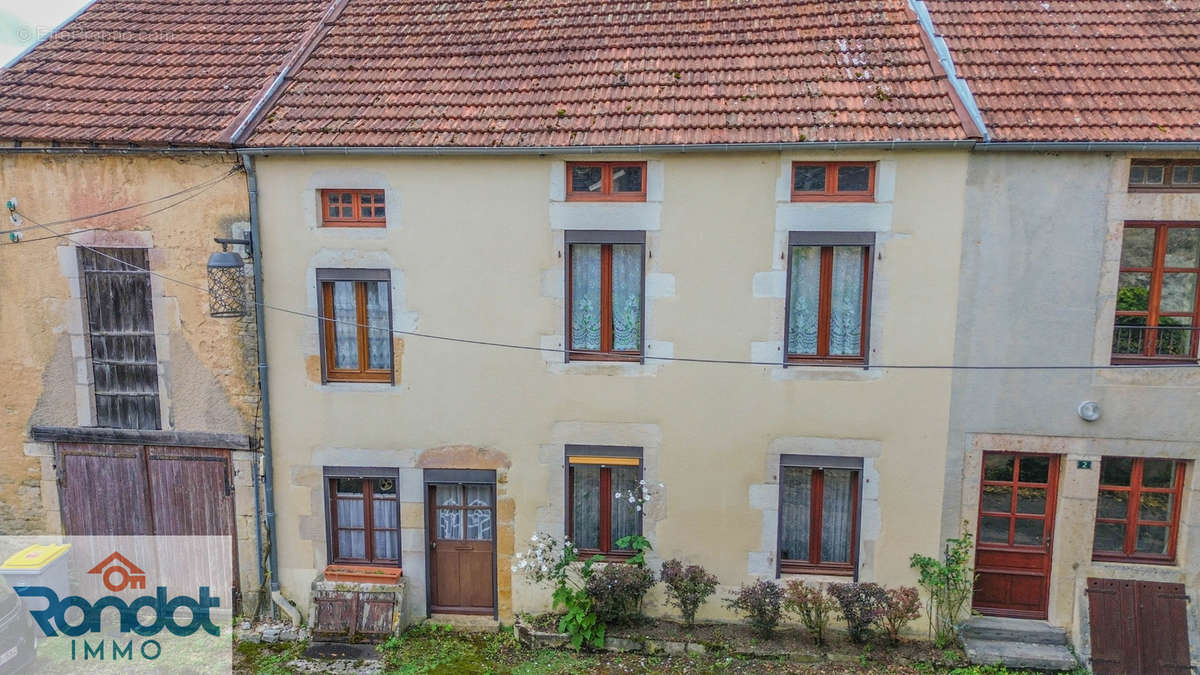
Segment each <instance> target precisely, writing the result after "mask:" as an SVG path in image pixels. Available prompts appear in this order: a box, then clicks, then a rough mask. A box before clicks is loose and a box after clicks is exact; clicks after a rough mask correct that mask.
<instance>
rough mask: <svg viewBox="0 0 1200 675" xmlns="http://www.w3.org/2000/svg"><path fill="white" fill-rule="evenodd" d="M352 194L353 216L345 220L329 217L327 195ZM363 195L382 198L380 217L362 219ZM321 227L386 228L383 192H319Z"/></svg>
mask: <svg viewBox="0 0 1200 675" xmlns="http://www.w3.org/2000/svg"><path fill="white" fill-rule="evenodd" d="M347 193H349V194H352V195H354V196H353V202H352V203H353V206H352V208H353V209H354V216H353V217H350V218H345V217H342V216H331V215H329V195H331V194H347ZM364 194H370V195H372V198H374V197H376V196H378V197H383V198H384V203H383V209H384V215H382V216H369V217H366V218H364V217H363V215H362V196H363V195H364ZM321 227H387V197H386V195H385V192H384V191H383V190H364V189H350V188H344V189H335V188H327V189H324V190H321Z"/></svg>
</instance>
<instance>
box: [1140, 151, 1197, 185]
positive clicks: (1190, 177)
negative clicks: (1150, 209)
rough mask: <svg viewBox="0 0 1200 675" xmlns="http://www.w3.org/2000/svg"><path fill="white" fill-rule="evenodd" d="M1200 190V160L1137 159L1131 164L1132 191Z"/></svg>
mask: <svg viewBox="0 0 1200 675" xmlns="http://www.w3.org/2000/svg"><path fill="white" fill-rule="evenodd" d="M1193 190H1200V161H1198V160H1171V159H1135V160H1133V161H1132V162H1131V163H1130V165H1129V191H1130V192H1185V191H1186V192H1190V191H1193Z"/></svg>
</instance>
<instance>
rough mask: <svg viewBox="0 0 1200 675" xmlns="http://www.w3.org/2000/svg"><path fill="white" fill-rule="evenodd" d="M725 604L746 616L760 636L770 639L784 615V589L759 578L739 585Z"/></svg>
mask: <svg viewBox="0 0 1200 675" xmlns="http://www.w3.org/2000/svg"><path fill="white" fill-rule="evenodd" d="M725 606H726V607H728V608H730V609H732V610H733V611H735V612H737V613H738V614H741V615H743V616H745V617H746V620H747V621H749V622H750V626H751V628H753V629H754V632H755V633H758V635H759V637H762V638H765V639H770V638H771V636H772V635H773V634H774V632H775V626H777V625H778V624H779V619H780V617H781V616H782V615H783V589H782V588H780V587H779V585H778V584H776V583H774V582H771V581H766V580H765V579H759V580H758V581H755V582H754V583H750V584H742V585H741V586H739V587H738V589H737V591H735V592H734V594H733V597H732V598H729V599H727V600H726V601H725Z"/></svg>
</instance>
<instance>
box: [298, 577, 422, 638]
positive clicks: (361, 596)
mask: <svg viewBox="0 0 1200 675" xmlns="http://www.w3.org/2000/svg"><path fill="white" fill-rule="evenodd" d="M374 579H375V580H378V579H380V575H374ZM407 588H408V580H407V579H404V578H403V577H400V578H396V579H395V581H394V582H393V583H378V581H373V582H367V583H364V582H358V581H333V580H330V579H326V578H325V577H324V575H322V576H319V577H317V579H316V580H315V581H313V583H312V616H311V617H310V618H309V623H310V624H311V626H312V633H313V637H314V638H317V639H320V640H332V641H338V642H356V641H365V642H371V641H382V640H386V639H387V638H388V637H390V636H392V635H400V633H402V632H404V629H405V628H407V627H408V623H409V617H408V615H407V614H405V607H404V598H405V594H406V591H407Z"/></svg>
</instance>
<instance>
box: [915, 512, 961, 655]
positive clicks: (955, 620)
mask: <svg viewBox="0 0 1200 675" xmlns="http://www.w3.org/2000/svg"><path fill="white" fill-rule="evenodd" d="M973 539H974V538H973V537H972V536H971V533H970V531H969V530H967V528H966V523H963V533H962V536H960V537H958V538H957V539H947V540H946V548H945V551H944V552H943V558H944V560H934V559H933V558H930V557H929V556H924V555H921V554H919V553H914V554H913V556H912V558H911V559H910V562H911V564H912V567H913V568H914V569H916V570H917V571H918V572H919V573H920V576H919V578H918V579H917V584H918V585H920V587H921V588H923V589H925V593H926V594H927V595H928V596H929V607H928V611H927V612H926V614H928V616H929V632H930V633H932V634H933V639H934V643H935V644H937V646H938V647H946V646H948V645H951V644H954V642H955V641H956V639H957V637H956V635H957V633H956V631H957V629H958V624H959V621H961V620H962V619H963V618H964V614H965V613H966V611H967V609H968V607H969V604H970V602H971V596H972V595H973V594H974V592H975V570H973V569H971V567H970V565H968V564H967V561H968V560H970V559H971V551H972V550H974V548H975V546H974V541H973Z"/></svg>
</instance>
